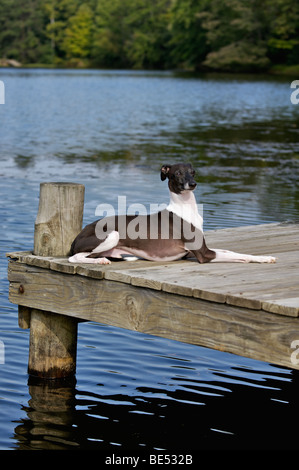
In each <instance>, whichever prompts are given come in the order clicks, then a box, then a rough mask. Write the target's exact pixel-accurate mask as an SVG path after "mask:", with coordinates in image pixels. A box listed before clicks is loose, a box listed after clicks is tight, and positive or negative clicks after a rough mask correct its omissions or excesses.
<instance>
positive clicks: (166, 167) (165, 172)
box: [161, 165, 171, 181]
mask: <svg viewBox="0 0 299 470" xmlns="http://www.w3.org/2000/svg"><path fill="white" fill-rule="evenodd" d="M170 166H171V165H163V166H162V168H161V180H162V181H164V180H166V178H168V173H169V170H170Z"/></svg>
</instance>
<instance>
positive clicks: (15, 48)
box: [0, 0, 50, 63]
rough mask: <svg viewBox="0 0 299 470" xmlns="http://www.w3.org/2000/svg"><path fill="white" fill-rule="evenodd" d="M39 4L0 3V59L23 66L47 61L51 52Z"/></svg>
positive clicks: (8, 0) (16, 0)
mask: <svg viewBox="0 0 299 470" xmlns="http://www.w3.org/2000/svg"><path fill="white" fill-rule="evenodd" d="M41 2H42V0H30V1H28V2H25V3H24V2H23V1H22V0H13V1H11V0H2V1H1V3H0V57H7V58H12V59H16V60H19V61H20V62H22V63H28V62H29V63H30V62H38V61H39V60H41V59H42V60H47V59H48V57H49V56H50V48H49V47H48V44H47V37H46V34H45V23H46V18H45V15H44V12H43V9H42V4H41Z"/></svg>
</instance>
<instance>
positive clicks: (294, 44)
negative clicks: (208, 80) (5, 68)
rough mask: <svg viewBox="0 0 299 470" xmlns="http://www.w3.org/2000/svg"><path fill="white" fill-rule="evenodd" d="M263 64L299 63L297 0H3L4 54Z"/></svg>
mask: <svg viewBox="0 0 299 470" xmlns="http://www.w3.org/2000/svg"><path fill="white" fill-rule="evenodd" d="M1 57H3V58H9V59H16V60H18V61H20V62H21V63H23V64H30V63H44V64H54V65H60V64H61V65H81V66H95V67H118V68H139V69H147V68H148V69H150V68H155V69H163V68H182V69H189V70H201V69H213V70H227V71H260V70H267V69H268V68H269V67H271V66H277V67H278V66H282V65H289V66H295V65H298V64H299V2H294V1H293V0H264V1H263V2H260V1H259V0H226V1H225V2H224V1H223V0H84V1H83V2H80V1H79V0H28V1H27V2H23V1H22V0H2V1H1V3H0V58H1Z"/></svg>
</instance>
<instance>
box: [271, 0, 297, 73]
mask: <svg viewBox="0 0 299 470" xmlns="http://www.w3.org/2000/svg"><path fill="white" fill-rule="evenodd" d="M267 4H268V11H269V12H270V15H269V16H270V18H271V21H270V25H269V39H268V55H269V57H270V59H271V61H272V62H274V63H286V64H288V65H292V64H298V63H299V3H298V2H296V1H295V2H294V1H293V0H271V1H270V0H268V2H267Z"/></svg>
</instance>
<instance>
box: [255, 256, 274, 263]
mask: <svg viewBox="0 0 299 470" xmlns="http://www.w3.org/2000/svg"><path fill="white" fill-rule="evenodd" d="M259 259H260V260H259V263H276V258H274V256H259Z"/></svg>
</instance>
